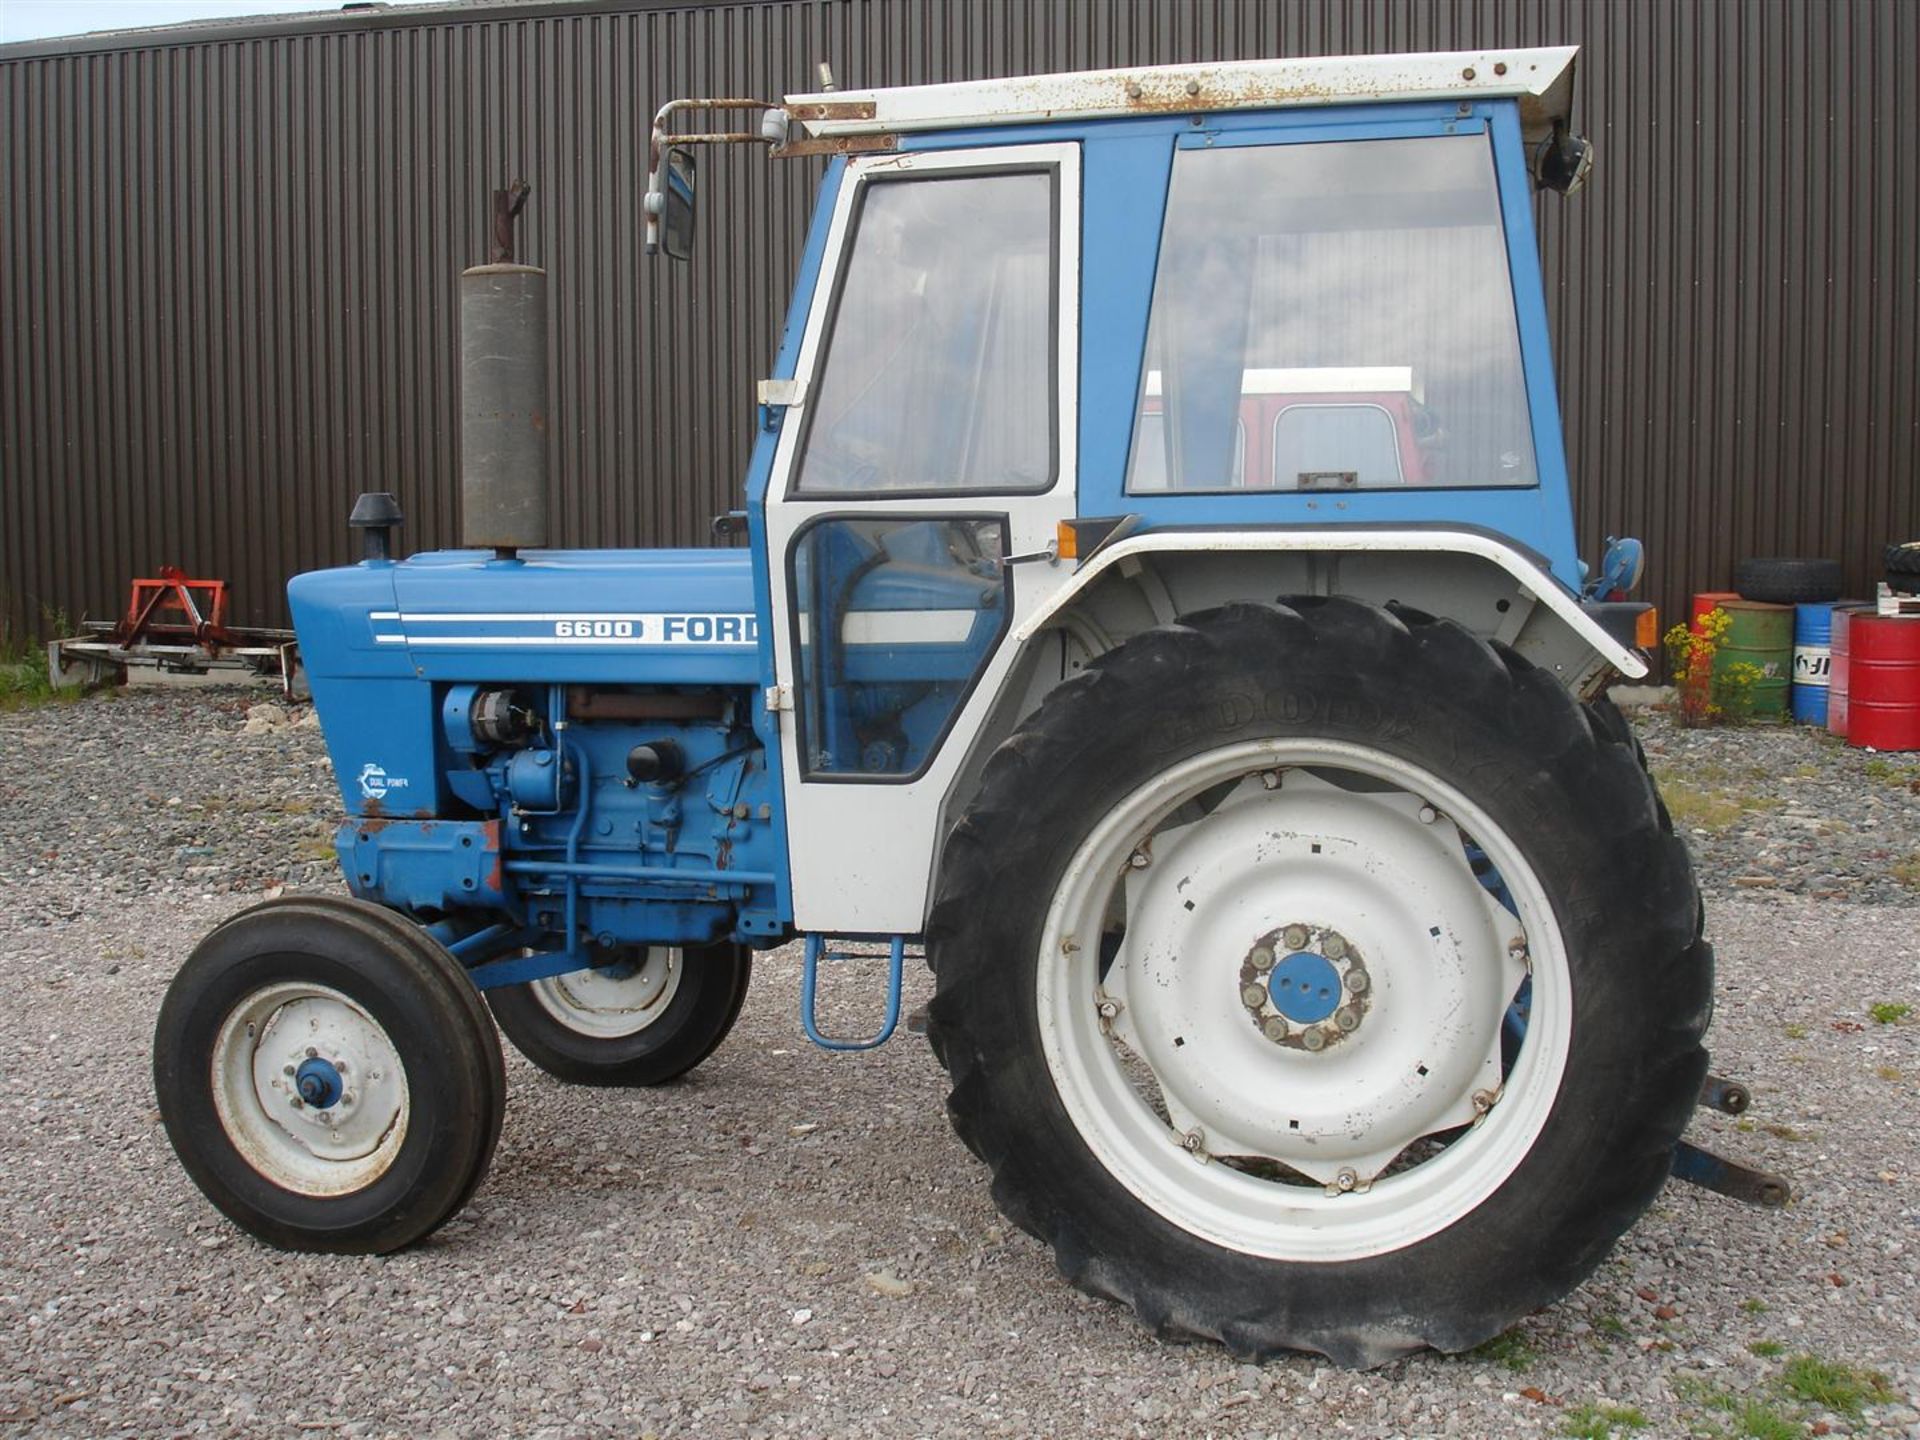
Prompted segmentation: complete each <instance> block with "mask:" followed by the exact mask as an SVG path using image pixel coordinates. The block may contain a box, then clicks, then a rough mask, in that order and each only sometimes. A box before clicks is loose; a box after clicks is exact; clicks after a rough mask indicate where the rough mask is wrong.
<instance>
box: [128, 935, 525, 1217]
mask: <svg viewBox="0 0 1920 1440" xmlns="http://www.w3.org/2000/svg"><path fill="white" fill-rule="evenodd" d="M153 1071H154V1088H155V1094H156V1097H157V1099H158V1102H159V1107H160V1115H161V1119H162V1120H163V1122H164V1123H165V1125H166V1128H167V1136H168V1138H169V1139H170V1140H171V1141H172V1142H173V1147H174V1150H175V1152H176V1153H177V1154H178V1155H179V1157H180V1161H181V1164H182V1165H184V1166H185V1167H186V1170H187V1173H188V1174H189V1175H190V1176H192V1178H193V1180H194V1182H195V1183H196V1184H197V1185H199V1187H200V1189H201V1190H202V1191H203V1192H205V1194H206V1196H207V1198H208V1199H210V1200H212V1201H213V1203H214V1204H215V1205H217V1206H218V1207H219V1208H220V1209H221V1210H222V1211H224V1212H225V1213H226V1215H227V1216H228V1217H229V1218H231V1219H232V1220H233V1221H234V1222H235V1223H236V1224H238V1225H240V1226H241V1227H242V1228H244V1229H246V1230H249V1231H251V1232H252V1233H253V1234H255V1235H257V1236H259V1237H260V1238H261V1239H263V1240H266V1241H268V1242H269V1243H271V1244H274V1245H278V1246H280V1247H282V1248H283V1249H289V1250H321V1251H335V1252H345V1253H357V1254H369V1253H380V1252H384V1251H388V1250H395V1249H398V1248H399V1247H401V1246H403V1245H407V1244H410V1243H411V1242H413V1241H415V1240H418V1239H420V1238H421V1237H422V1236H424V1235H426V1234H428V1233H429V1232H431V1231H432V1230H434V1229H435V1228H436V1227H437V1226H439V1225H440V1224H442V1223H443V1222H444V1221H446V1220H447V1219H448V1218H449V1217H450V1216H452V1215H453V1214H454V1213H455V1212H456V1211H458V1210H459V1209H460V1207H461V1206H462V1205H464V1204H465V1203H466V1201H467V1199H468V1198H469V1197H470V1196H471V1195H472V1193H473V1191H474V1190H475V1189H476V1188H477V1187H478V1186H479V1184H480V1181H481V1179H482V1177H483V1176H484V1175H485V1174H486V1170H487V1165H488V1163H489V1162H490V1160H491V1159H492V1156H493V1150H494V1146H495V1144H496V1143H497V1142H498V1140H499V1138H500V1124H501V1119H502V1117H503V1115H504V1113H505V1108H506V1072H505V1069H504V1067H503V1066H502V1064H501V1061H500V1042H499V1039H498V1037H497V1036H496V1035H495V1033H494V1029H493V1026H492V1025H491V1024H490V1023H489V1022H488V1019H487V1014H486V1011H485V1009H484V1008H483V1007H482V1006H481V1004H480V1001H479V997H478V996H477V995H476V994H475V992H474V990H473V987H472V985H471V984H470V983H468V981H467V978H466V976H465V975H464V974H463V973H462V972H461V970H460V967H459V965H458V964H457V963H456V962H455V961H454V959H453V958H452V956H450V955H448V954H447V952H446V950H445V949H444V948H442V947H441V946H440V945H439V944H438V943H436V942H435V941H434V940H433V939H432V937H430V936H428V935H426V934H424V933H423V932H422V931H421V930H420V929H419V927H418V926H415V925H413V924H411V923H409V922H408V921H406V920H404V919H402V918H400V917H399V916H397V915H394V914H393V913H392V912H390V911H387V910H383V909H381V908H380V907H379V906H376V905H369V904H365V903H363V902H361V901H354V900H339V899H333V898H329V897H300V898H297V899H291V900H282V901H272V902H269V903H268V904H265V905H261V906H257V907H256V908H254V909H252V910H249V911H246V912H244V913H243V914H241V915H239V916H237V917H235V918H234V919H232V920H229V921H228V922H226V923H225V924H223V925H221V926H220V927H219V928H218V929H216V930H215V931H214V932H213V933H212V934H211V935H209V936H207V938H206V939H205V940H203V941H201V943H200V944H199V946H197V947H196V948H195V950H194V952H193V954H192V955H191V956H190V957H189V958H188V960H187V963H186V964H185V965H183V966H182V967H181V969H180V973H179V974H178V975H177V976H175V978H174V981H173V984H172V985H171V986H170V987H169V988H168V991H167V997H166V1000H165V1002H164V1003H163V1004H162V1006H161V1008H160V1019H159V1024H158V1027H157V1029H156V1032H155V1035H154V1063H153Z"/></svg>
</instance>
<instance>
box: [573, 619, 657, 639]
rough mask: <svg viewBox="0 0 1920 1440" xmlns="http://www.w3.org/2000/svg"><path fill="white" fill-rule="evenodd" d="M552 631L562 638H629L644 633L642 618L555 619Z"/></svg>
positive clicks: (644, 627)
mask: <svg viewBox="0 0 1920 1440" xmlns="http://www.w3.org/2000/svg"><path fill="white" fill-rule="evenodd" d="M553 633H554V635H555V637H556V638H558V639H562V640H631V639H633V638H634V637H635V636H636V635H644V634H645V633H646V622H645V621H642V620H556V621H554V622H553Z"/></svg>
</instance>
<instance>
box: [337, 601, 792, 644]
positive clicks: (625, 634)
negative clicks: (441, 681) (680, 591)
mask: <svg viewBox="0 0 1920 1440" xmlns="http://www.w3.org/2000/svg"><path fill="white" fill-rule="evenodd" d="M367 618H368V619H369V620H371V621H372V622H373V631H374V633H373V638H374V640H375V641H377V642H378V643H379V644H382V645H414V646H462V645H464V646H491V645H541V646H551V645H589V646H603V645H638V646H648V647H660V646H670V645H704V646H723V647H724V646H741V647H744V646H751V645H754V644H756V643H758V641H759V639H760V624H759V621H758V620H757V619H756V618H755V617H754V616H752V615H737V614H707V613H687V614H667V613H655V612H646V613H635V612H632V611H571V610H569V611H554V612H551V613H537V614H535V613H526V612H498V613H472V614H449V613H440V612H434V613H431V614H429V613H424V612H421V611H413V610H407V611H401V610H375V611H373V612H371V613H370V614H369V615H368V616H367Z"/></svg>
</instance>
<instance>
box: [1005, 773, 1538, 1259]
mask: <svg viewBox="0 0 1920 1440" xmlns="http://www.w3.org/2000/svg"><path fill="white" fill-rule="evenodd" d="M1469 843H1471V844H1472V845H1474V846H1477V847H1478V849H1479V850H1480V851H1482V852H1484V854H1485V856H1486V858H1487V860H1488V861H1490V862H1491V864H1492V866H1493V867H1494V870H1495V872H1496V873H1497V875H1498V877H1499V878H1500V879H1502V880H1504V882H1505V885H1506V889H1507V892H1508V894H1509V895H1510V898H1511V902H1512V907H1511V910H1509V909H1507V908H1505V907H1503V906H1502V905H1501V904H1500V903H1499V902H1498V901H1497V900H1495V899H1493V898H1492V895H1491V893H1490V892H1489V891H1488V889H1487V887H1486V886H1484V885H1483V884H1482V883H1481V882H1480V881H1479V880H1477V879H1476V878H1475V876H1474V872H1473V869H1472V864H1471V861H1470V860H1469V855H1470V853H1471V851H1470V850H1469V849H1468V845H1469ZM1116 919H1118V920H1119V921H1120V926H1121V928H1122V929H1123V931H1124V934H1123V938H1121V939H1120V941H1119V943H1118V947H1117V951H1116V948H1115V945H1114V943H1113V940H1112V938H1111V936H1112V932H1113V931H1114V930H1115V928H1116ZM1103 940H1104V942H1105V943H1104V944H1103ZM1296 941H1298V942H1301V943H1299V944H1298V945H1297V946H1296V945H1295V944H1294V942H1296ZM1288 961H1293V962H1296V963H1293V964H1292V965H1291V966H1290V967H1289V966H1288V965H1287V962H1288ZM1103 967H1104V968H1105V974H1104V977H1103V975H1102V970H1103ZM1283 968H1284V969H1286V975H1285V977H1284V981H1285V983H1283V977H1282V975H1281V974H1280V972H1281V971H1282V969H1283ZM1356 970H1358V971H1360V972H1361V974H1360V975H1359V976H1358V977H1357V978H1354V977H1355V971H1356ZM1255 982H1258V983H1257V984H1256V983H1255ZM1296 982H1297V984H1296ZM1523 983H1526V984H1527V989H1528V991H1530V996H1529V1012H1530V1013H1529V1014H1528V1016H1527V1021H1526V1027H1525V1031H1524V1039H1523V1040H1522V1042H1521V1043H1520V1046H1519V1050H1518V1054H1517V1055H1514V1056H1511V1057H1506V1056H1503V1053H1502V1041H1501V1028H1502V1024H1503V1022H1504V1020H1505V1018H1506V1014H1507V1011H1508V1009H1509V1006H1510V1004H1511V1002H1512V1001H1513V1000H1514V998H1515V995H1516V993H1517V992H1519V991H1520V989H1521V986H1522V984H1523ZM1290 985H1292V986H1294V987H1295V988H1289V986H1290ZM1309 991H1311V993H1310V994H1309V993H1308V992H1309ZM1256 992H1258V993H1256ZM1036 1005H1037V1012H1038V1020H1039V1025H1040V1035H1041V1042H1042V1048H1043V1050H1044V1053H1045V1056H1046V1062H1047V1066H1048V1070H1049V1073H1050V1075H1051V1077H1052V1079H1053V1082H1054V1085H1055V1087H1056V1090H1057V1092H1058V1094H1059V1096H1060V1099H1061V1101H1062V1104H1063V1105H1064V1106H1065V1108H1066V1111H1067V1114H1068V1116H1069V1118H1070V1119H1071V1120H1072V1122H1073V1124H1074V1126H1075V1128H1076V1129H1077V1130H1078V1131H1079V1134H1080V1136H1081V1138H1082V1140H1083V1141H1084V1142H1085V1143H1086V1145H1087V1146H1088V1147H1089V1149H1091V1150H1092V1152H1093V1154H1094V1156H1095V1157H1096V1158H1097V1159H1098V1160H1099V1161H1100V1163H1101V1164H1102V1166H1103V1167H1104V1168H1105V1169H1106V1170H1107V1171H1108V1172H1109V1173H1110V1174H1112V1175H1113V1177H1114V1178H1115V1179H1116V1180H1117V1181H1118V1182H1119V1183H1120V1184H1121V1185H1122V1186H1124V1187H1125V1188H1126V1189H1127V1190H1128V1191H1129V1192H1130V1193H1132V1194H1133V1196H1134V1197H1135V1198H1136V1199H1138V1200H1139V1201H1141V1202H1142V1203H1143V1204H1145V1205H1146V1206H1148V1207H1149V1208H1150V1209H1152V1210H1153V1211H1154V1212H1155V1213H1157V1214H1159V1215H1160V1216H1162V1217H1163V1218H1164V1219H1166V1220H1168V1221H1169V1222H1171V1223H1173V1224H1175V1225H1177V1226H1179V1227H1180V1228H1181V1229H1183V1230H1186V1231H1188V1232H1190V1233H1192V1234H1195V1235H1198V1236H1200V1237H1201V1238H1203V1239H1206V1240H1209V1241H1212V1242H1214V1243H1216V1244H1219V1245H1222V1246H1225V1247H1227V1248H1230V1249H1232V1250H1235V1251H1239V1252H1242V1253H1246V1254H1252V1255H1259V1256H1264V1257H1267V1258H1271V1259H1275V1260H1288V1261H1323V1262H1324V1261H1340V1260H1350V1259H1357V1258H1362V1257H1365V1256H1369V1255H1377V1254H1383V1253H1387V1252H1390V1251H1393V1250H1397V1249H1400V1248H1403V1247H1405V1246H1407V1245H1411V1244H1414V1243H1416V1242H1418V1241H1420V1240H1422V1239H1424V1238H1426V1237H1428V1236H1430V1235H1433V1234H1436V1233H1438V1232H1440V1231H1442V1230H1444V1229H1446V1228H1448V1227H1449V1226H1451V1225H1453V1224H1455V1223H1457V1222H1458V1221H1459V1220H1460V1219H1462V1218H1463V1217H1464V1216H1466V1215H1468V1214H1470V1213H1471V1212H1472V1211H1473V1210H1475V1209H1476V1208H1477V1207H1478V1206H1480V1205H1481V1204H1483V1203H1484V1202H1485V1201H1486V1200H1487V1199H1488V1198H1489V1197H1490V1196H1491V1195H1492V1194H1493V1193H1494V1192H1495V1191H1497V1190H1498V1189H1499V1188H1500V1187H1501V1186H1502V1185H1503V1184H1504V1183H1505V1182H1506V1180H1507V1179H1508V1178H1509V1177H1510V1176H1511V1175H1512V1174H1513V1172H1514V1171H1515V1170H1516V1169H1517V1168H1518V1167H1519V1165H1520V1164H1521V1162H1522V1161H1523V1160H1524V1159H1525V1158H1526V1156H1527V1154H1528V1153H1529V1152H1530V1151H1531V1150H1532V1148H1533V1146H1534V1144H1535V1142H1536V1141H1537V1140H1538V1139H1539V1136H1540V1134H1541V1132H1542V1130H1543V1129H1544V1128H1545V1125H1546V1122H1547V1118H1548V1115H1549V1113H1550V1111H1551V1109H1552V1107H1553V1103H1554V1100H1555V1098H1556V1097H1557V1095H1558V1093H1559V1088H1560V1082H1561V1078H1562V1076H1563V1074H1564V1071H1565V1068H1566V1063H1567V1054H1568V1050H1569V1047H1570V1043H1571V1035H1572V1004H1571V991H1570V979H1569V968H1568V962H1567V955H1566V949H1565V945H1564V942H1563V940H1562V938H1561V934H1560V929H1559V926H1558V924H1557V922H1556V920H1555V918H1554V914H1553V908H1552V905H1551V904H1550V902H1549V901H1548V899H1547V896H1546V892H1545V890H1544V888H1543V886H1542V885H1541V883H1540V881H1539V879H1538V877H1537V876H1536V875H1535V873H1534V871H1533V869H1532V867H1531V866H1530V865H1529V864H1528V863H1527V862H1526V860H1525V858H1524V856H1523V855H1522V854H1521V852H1520V850H1519V848H1518V846H1517V845H1516V844H1515V843H1514V842H1513V841H1512V839H1511V838H1510V837H1509V836H1508V835H1507V834H1506V832H1505V831H1504V830H1503V829H1501V827H1499V826H1498V825H1496V824H1495V823H1494V822H1493V821H1492V819H1491V818H1490V817H1489V816H1488V815H1487V814H1486V812H1485V811H1484V810H1482V809H1481V808H1480V807H1479V806H1478V805H1476V804H1475V803H1474V802H1473V801H1471V800H1469V799H1468V798H1467V797H1466V796H1465V795H1464V794H1463V793H1462V792H1460V791H1459V790H1458V789H1456V788H1455V787H1453V786H1452V785H1449V784H1447V783H1446V782H1444V781H1442V780H1441V779H1440V778H1439V777H1438V776H1435V775H1433V774H1432V773H1431V772H1429V771H1427V770H1425V769H1423V768H1422V767H1420V766H1418V765H1415V764H1413V763H1411V762H1409V761H1407V760H1404V759H1402V758H1400V757H1398V756H1395V755H1391V754H1388V753H1386V752H1383V751H1378V750H1374V749H1371V748H1368V747H1364V746H1359V745H1352V744H1348V743H1345V742H1338V741H1331V740H1289V739H1268V740H1260V741H1251V742H1245V743H1242V744H1238V745H1233V746H1228V747H1223V748H1221V749H1218V750H1213V751H1209V752H1206V753H1204V754H1202V755H1198V756H1195V757H1192V758H1190V759H1188V760H1185V761H1183V762H1181V763H1180V764H1178V765H1176V766H1174V767H1172V768H1170V769H1169V770H1167V771H1165V772H1163V773H1162V774H1160V775H1159V776H1156V777H1155V778H1154V779H1153V780H1152V781H1150V782H1148V783H1147V784H1145V785H1143V786H1141V787H1139V788H1138V789H1136V790H1134V791H1133V792H1132V793H1131V794H1129V795H1127V796H1126V797H1125V798H1123V799H1122V800H1121V801H1120V802H1119V803H1118V804H1117V805H1115V806H1114V807H1113V808H1112V809H1111V810H1110V811H1109V812H1108V813H1107V814H1106V815H1105V816H1104V817H1102V819H1101V820H1100V821H1099V822H1098V823H1097V824H1096V825H1095V827H1094V828H1093V830H1092V832H1091V833H1090V834H1089V835H1088V836H1087V838H1086V839H1085V840H1084V841H1083V842H1082V844H1081V845H1080V846H1079V847H1078V849H1077V850H1076V851H1075V853H1074V854H1073V856H1072V858H1071V859H1070V860H1069V861H1068V862H1067V866H1066V869H1065V871H1064V873H1063V874H1062V876H1061V879H1060V881H1059V883H1058V885H1057V887H1056V889H1055V892H1054V898H1053V902H1052V904H1051V906H1050V908H1049V910H1048V914H1047V919H1046V923H1045V927H1044V930H1043V934H1042V938H1041V949H1040V958H1039V966H1038V976H1037V985H1036ZM1336 1012H1344V1013H1339V1014H1338V1017H1337V1019H1336ZM1438 1014H1446V1015H1450V1016H1456V1017H1457V1019H1455V1020H1454V1021H1450V1022H1449V1023H1448V1024H1445V1025H1443V1024H1439V1023H1428V1022H1427V1021H1425V1020H1424V1019H1423V1018H1422V1017H1423V1016H1426V1015H1438ZM1416 1022H1418V1023H1416ZM1421 1024H1425V1025H1426V1031H1425V1032H1423V1031H1422V1029H1421ZM1429 1040H1430V1041H1431V1042H1433V1043H1431V1045H1430V1046H1429V1048H1431V1049H1432V1051H1433V1053H1432V1055H1431V1056H1429V1055H1423V1054H1418V1053H1417V1052H1418V1051H1419V1050H1420V1049H1421V1048H1422V1046H1423V1045H1424V1044H1428V1041H1429ZM1442 1040H1444V1041H1445V1043H1439V1042H1440V1041H1442ZM1509 1061H1510V1063H1509ZM1143 1073H1144V1077H1145V1078H1144V1080H1143V1079H1142V1075H1143ZM1308 1102H1310V1103H1308Z"/></svg>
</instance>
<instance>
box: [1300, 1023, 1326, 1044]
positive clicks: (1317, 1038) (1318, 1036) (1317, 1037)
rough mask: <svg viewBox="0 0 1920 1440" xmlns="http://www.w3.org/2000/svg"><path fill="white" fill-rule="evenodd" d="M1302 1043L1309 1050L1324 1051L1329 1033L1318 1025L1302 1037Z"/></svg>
mask: <svg viewBox="0 0 1920 1440" xmlns="http://www.w3.org/2000/svg"><path fill="white" fill-rule="evenodd" d="M1300 1043H1301V1044H1302V1045H1304V1046H1306V1047H1307V1049H1309V1050H1324V1049H1325V1048H1326V1045H1327V1032H1326V1031H1324V1030H1322V1029H1321V1028H1320V1027H1319V1026H1318V1025H1316V1026H1314V1027H1313V1028H1312V1029H1310V1030H1308V1031H1307V1033H1306V1034H1304V1035H1302V1036H1301V1037H1300Z"/></svg>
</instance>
